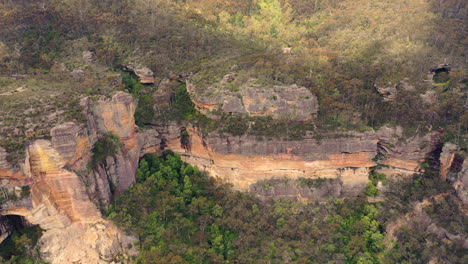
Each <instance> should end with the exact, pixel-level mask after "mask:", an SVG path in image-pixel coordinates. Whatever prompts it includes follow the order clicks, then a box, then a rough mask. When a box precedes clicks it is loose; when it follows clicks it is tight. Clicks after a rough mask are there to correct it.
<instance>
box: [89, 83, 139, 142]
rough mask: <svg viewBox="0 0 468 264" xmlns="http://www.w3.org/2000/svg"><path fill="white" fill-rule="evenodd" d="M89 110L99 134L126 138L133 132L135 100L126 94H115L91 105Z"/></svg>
mask: <svg viewBox="0 0 468 264" xmlns="http://www.w3.org/2000/svg"><path fill="white" fill-rule="evenodd" d="M88 100H89V99H88ZM91 109H92V112H93V116H94V122H95V124H96V126H97V130H98V131H99V132H101V133H104V134H107V133H110V134H113V135H115V136H117V137H119V138H126V137H128V136H130V135H131V134H132V133H133V132H134V131H135V118H134V116H133V115H134V113H135V109H136V100H135V98H133V97H132V96H131V95H129V94H128V93H124V92H117V93H116V94H115V95H114V96H112V98H111V99H108V98H106V99H101V100H99V101H98V102H96V103H92V106H91Z"/></svg>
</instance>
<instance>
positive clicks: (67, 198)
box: [0, 92, 463, 263]
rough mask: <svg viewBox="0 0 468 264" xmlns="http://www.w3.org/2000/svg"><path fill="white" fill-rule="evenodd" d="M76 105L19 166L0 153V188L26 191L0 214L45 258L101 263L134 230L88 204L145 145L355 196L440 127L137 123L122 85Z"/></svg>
mask: <svg viewBox="0 0 468 264" xmlns="http://www.w3.org/2000/svg"><path fill="white" fill-rule="evenodd" d="M81 106H82V107H83V113H84V114H85V116H86V120H87V122H86V125H80V124H78V123H74V122H68V123H64V124H62V125H59V126H56V127H54V128H53V129H52V130H51V132H50V135H51V137H50V140H45V139H42V140H35V141H33V142H30V143H29V144H28V145H27V148H26V157H25V162H24V164H23V165H22V166H21V167H22V170H21V171H18V170H17V171H15V170H13V169H12V167H11V166H10V165H9V163H8V161H6V159H5V156H6V155H7V153H6V152H5V151H4V150H2V151H1V152H0V154H1V155H2V156H0V162H1V163H0V164H1V175H0V176H1V178H2V188H6V189H12V188H13V189H14V188H17V187H21V186H28V187H29V188H30V194H29V195H25V196H24V197H21V199H17V200H14V201H13V200H9V201H7V202H6V203H4V204H3V206H2V209H1V214H3V215H20V216H23V217H24V218H25V219H26V220H27V221H28V222H29V223H31V224H34V225H40V226H41V227H42V228H43V229H45V230H46V232H45V233H44V235H43V236H42V238H41V240H40V244H41V254H42V256H43V258H44V259H45V260H48V261H50V262H52V263H73V262H76V261H82V262H83V261H84V262H86V261H88V262H89V261H96V262H97V263H109V262H111V261H113V260H115V259H118V258H121V259H125V256H126V255H127V254H132V253H133V252H135V250H134V249H133V246H132V245H133V241H134V240H135V238H132V237H129V236H126V235H124V234H123V233H121V231H119V230H118V229H117V228H116V227H115V226H114V225H113V224H112V223H110V222H108V221H106V220H104V219H103V218H102V215H101V212H100V211H99V209H98V208H101V209H105V208H106V206H107V205H108V204H109V203H110V201H111V199H112V196H113V195H115V194H117V193H119V192H122V191H124V190H126V189H127V188H129V187H130V186H132V185H133V184H134V183H135V182H136V180H135V173H136V168H137V166H138V161H139V159H140V157H141V156H143V155H144V154H146V153H161V152H162V151H164V150H172V151H174V152H176V153H179V154H181V156H182V157H183V159H184V160H185V161H186V162H188V163H191V164H193V165H196V166H198V167H199V168H200V169H202V170H204V171H206V172H207V173H208V174H209V175H210V176H213V177H218V178H221V179H222V180H224V181H226V182H229V183H232V184H233V186H234V187H235V188H236V189H240V190H247V191H252V192H254V193H255V194H257V195H258V196H259V197H265V198H267V197H270V196H285V197H291V198H294V199H306V200H311V199H312V200H314V199H315V200H323V199H326V198H327V197H344V196H350V195H351V196H355V195H359V194H360V193H361V190H362V189H363V188H364V187H365V186H366V184H367V183H368V182H369V172H370V171H371V170H373V169H377V170H379V171H381V172H384V173H385V174H387V175H388V176H392V175H393V176H401V175H411V174H413V173H418V172H420V171H422V170H423V169H424V168H422V167H421V166H420V164H421V162H423V161H424V159H425V158H426V156H427V155H428V154H429V153H430V152H433V151H434V150H435V149H436V148H440V140H439V138H440V135H441V132H440V131H436V132H427V133H426V134H424V135H416V136H413V137H410V138H406V139H404V138H403V134H402V130H401V129H400V128H398V127H395V128H390V127H384V128H382V129H380V130H378V131H368V132H359V133H358V132H347V133H341V134H337V133H335V134H333V133H330V134H328V135H327V136H325V137H323V138H321V139H319V138H316V137H314V135H312V134H311V135H307V136H306V137H304V138H303V139H301V140H283V139H279V138H276V139H275V138H272V139H262V140H259V139H258V138H257V137H255V136H252V135H243V136H232V135H229V134H226V133H224V134H220V133H217V132H212V133H209V134H204V133H202V131H201V130H200V129H199V128H198V127H196V126H188V127H187V126H182V125H179V124H176V123H168V124H161V125H152V126H149V127H147V128H145V129H143V130H140V131H137V126H136V125H135V119H134V113H135V109H136V106H137V102H136V100H135V99H134V98H133V97H132V96H131V95H129V94H127V93H123V92H118V93H116V94H115V95H114V96H113V97H112V98H104V97H103V98H101V99H99V100H96V101H93V100H91V99H88V98H85V99H83V100H82V101H81ZM421 134H422V133H421ZM106 138H110V140H111V143H112V144H113V145H112V146H113V150H114V151H113V152H112V153H108V152H104V153H105V155H104V154H103V155H104V157H101V158H98V156H99V155H100V154H102V153H100V152H99V150H97V148H96V145H97V144H98V143H97V142H99V141H101V140H107V139H106ZM377 165H379V166H377ZM376 166H377V167H376ZM447 166H448V165H447ZM285 180H286V183H287V181H288V180H289V181H291V182H290V183H288V184H285ZM459 182H460V181H459ZM460 184H461V183H458V185H460ZM460 188H463V186H462V187H460ZM78 241H85V243H81V242H78ZM83 245H86V246H83Z"/></svg>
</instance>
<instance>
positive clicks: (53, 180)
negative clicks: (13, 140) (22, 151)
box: [0, 93, 140, 263]
mask: <svg viewBox="0 0 468 264" xmlns="http://www.w3.org/2000/svg"><path fill="white" fill-rule="evenodd" d="M82 105H83V107H84V112H85V113H86V115H87V118H88V123H87V126H86V127H84V126H79V125H77V124H75V123H72V122H69V123H65V124H63V125H60V126H57V127H54V128H53V129H52V130H51V140H36V141H34V142H31V143H30V144H29V145H28V147H27V149H26V161H25V164H24V166H23V167H24V168H23V172H20V174H21V176H20V177H19V178H18V179H26V180H27V181H28V182H29V185H30V188H31V189H30V197H29V198H28V199H22V200H19V201H17V202H8V203H6V204H3V208H2V210H1V212H0V213H1V214H3V215H11V214H13V215H20V216H23V217H25V218H26V219H27V220H28V222H30V223H31V224H34V225H40V226H41V227H42V228H43V229H45V230H46V232H45V233H44V235H43V236H42V238H41V240H40V241H39V244H40V249H41V255H42V257H43V258H44V259H45V260H46V261H48V262H50V263H110V262H112V261H113V260H114V259H115V258H116V257H117V256H119V255H122V256H124V255H125V254H132V253H134V252H135V250H134V249H133V242H134V241H135V238H132V237H129V236H126V235H124V234H122V233H121V232H120V231H119V230H118V229H117V228H116V227H115V226H114V225H113V224H112V223H110V222H107V221H105V220H103V219H102V216H101V213H100V211H99V210H98V209H97V207H96V204H95V203H93V200H94V201H104V202H106V201H109V200H110V197H111V190H110V187H109V186H111V183H114V184H116V187H117V190H124V189H125V188H128V187H129V186H131V185H132V184H133V183H134V181H135V180H134V178H135V176H134V175H135V170H136V166H137V163H138V159H139V154H140V145H139V143H138V135H137V134H136V132H135V121H134V119H133V113H134V111H135V106H136V102H135V100H134V99H133V98H132V97H131V96H130V95H128V94H126V93H117V94H115V95H114V96H113V97H112V98H111V99H101V100H98V101H97V102H91V101H90V100H83V101H82ZM109 133H112V134H114V135H116V136H117V138H118V139H119V142H120V145H121V147H120V149H119V151H118V153H115V155H114V156H113V157H109V158H108V160H109V161H108V162H107V163H106V164H107V166H101V167H98V168H96V169H95V170H93V171H92V172H91V173H87V172H86V171H87V170H86V166H87V164H88V162H89V160H90V157H91V156H92V154H91V152H90V150H91V148H92V146H93V144H94V143H95V142H96V140H97V139H98V138H99V137H101V136H103V135H106V134H109ZM3 153H4V151H2V153H0V154H1V159H0V161H1V164H2V169H3V168H8V164H7V163H6V162H5V161H4V158H3V157H4V156H5V154H3ZM75 171H76V172H75ZM78 172H79V173H78ZM78 174H79V175H78ZM18 179H16V178H15V179H13V180H15V181H13V180H10V182H9V184H10V185H12V184H18ZM26 180H22V181H21V182H20V183H21V184H24V182H25V181H26ZM85 183H86V184H85ZM93 195H94V196H95V197H93ZM90 197H91V199H90ZM93 198H94V199H93ZM129 245H130V246H129Z"/></svg>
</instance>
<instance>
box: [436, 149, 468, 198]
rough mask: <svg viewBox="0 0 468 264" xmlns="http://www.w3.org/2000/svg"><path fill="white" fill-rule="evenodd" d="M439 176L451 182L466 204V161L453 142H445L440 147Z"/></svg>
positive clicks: (467, 191)
mask: <svg viewBox="0 0 468 264" xmlns="http://www.w3.org/2000/svg"><path fill="white" fill-rule="evenodd" d="M440 177H441V178H442V179H443V180H447V181H448V182H449V183H451V184H452V186H453V188H454V189H455V191H456V193H457V196H458V197H459V198H460V200H462V201H463V203H464V204H468V161H467V159H466V157H464V156H463V155H462V154H460V148H459V147H458V146H457V145H455V144H452V143H447V144H445V145H444V147H443V148H442V153H441V154H440Z"/></svg>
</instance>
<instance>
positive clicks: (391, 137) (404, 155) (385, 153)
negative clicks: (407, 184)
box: [377, 127, 442, 176]
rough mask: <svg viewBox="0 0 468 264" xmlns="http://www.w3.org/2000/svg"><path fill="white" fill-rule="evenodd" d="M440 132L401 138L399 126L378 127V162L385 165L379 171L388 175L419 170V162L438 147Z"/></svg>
mask: <svg viewBox="0 0 468 264" xmlns="http://www.w3.org/2000/svg"><path fill="white" fill-rule="evenodd" d="M441 133H442V132H429V133H426V134H422V135H415V136H413V137H410V138H406V139H403V130H402V129H401V128H399V127H396V128H390V127H384V128H382V129H380V130H379V131H377V135H378V138H379V145H378V147H379V153H380V154H381V160H380V163H381V164H383V165H386V166H387V167H384V168H381V169H380V172H381V173H384V174H386V175H389V176H391V175H398V174H402V175H412V174H413V173H418V172H421V171H422V170H421V167H420V164H421V163H422V162H423V161H424V159H425V158H426V156H427V155H428V153H430V152H433V151H434V150H436V149H437V148H438V147H439V145H440V136H441Z"/></svg>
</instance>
